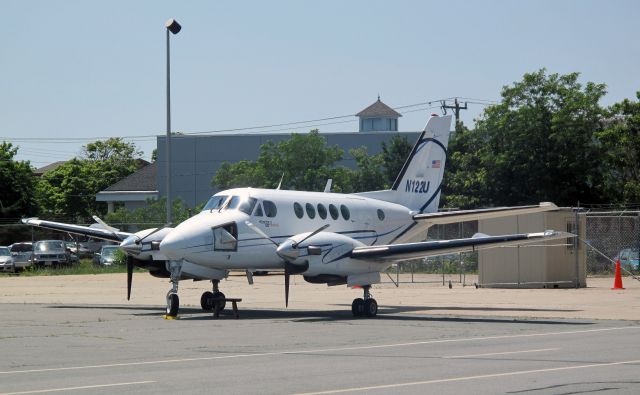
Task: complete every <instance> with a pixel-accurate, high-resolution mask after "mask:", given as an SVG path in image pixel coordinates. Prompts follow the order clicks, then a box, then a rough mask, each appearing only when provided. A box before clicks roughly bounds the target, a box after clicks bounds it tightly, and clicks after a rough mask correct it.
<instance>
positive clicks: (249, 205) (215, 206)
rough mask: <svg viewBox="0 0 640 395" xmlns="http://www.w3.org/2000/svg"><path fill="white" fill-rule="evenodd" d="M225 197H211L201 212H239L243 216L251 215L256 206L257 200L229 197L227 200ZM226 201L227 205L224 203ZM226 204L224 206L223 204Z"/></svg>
mask: <svg viewBox="0 0 640 395" xmlns="http://www.w3.org/2000/svg"><path fill="white" fill-rule="evenodd" d="M227 198H229V196H227V195H216V196H212V197H211V199H209V201H208V202H207V204H206V205H205V206H204V208H203V209H202V211H213V210H221V209H222V210H240V211H242V212H243V213H245V214H249V215H250V214H251V212H252V211H253V208H254V207H255V206H256V203H257V202H258V199H255V198H252V197H242V196H235V195H234V196H231V197H230V198H229V199H227ZM227 201H228V203H226V202H227ZM225 203H226V204H225Z"/></svg>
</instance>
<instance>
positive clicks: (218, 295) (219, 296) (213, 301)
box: [211, 291, 227, 311]
mask: <svg viewBox="0 0 640 395" xmlns="http://www.w3.org/2000/svg"><path fill="white" fill-rule="evenodd" d="M212 297H213V298H212V299H211V309H213V308H214V306H215V304H216V303H218V299H222V302H220V310H219V311H222V310H224V307H225V306H226V305H227V302H226V301H225V300H224V299H225V298H226V296H225V295H224V294H223V293H222V292H220V291H217V292H214V293H213V295H212Z"/></svg>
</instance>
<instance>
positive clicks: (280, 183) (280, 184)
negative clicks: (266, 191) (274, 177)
mask: <svg viewBox="0 0 640 395" xmlns="http://www.w3.org/2000/svg"><path fill="white" fill-rule="evenodd" d="M282 180H284V172H282V177H280V182H279V183H278V187H277V188H276V189H280V187H281V186H282Z"/></svg>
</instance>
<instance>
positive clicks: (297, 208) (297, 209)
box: [293, 202, 304, 218]
mask: <svg viewBox="0 0 640 395" xmlns="http://www.w3.org/2000/svg"><path fill="white" fill-rule="evenodd" d="M293 211H294V212H295V213H296V217H298V218H302V216H303V215H304V210H302V206H301V205H300V203H298V202H295V203H293Z"/></svg>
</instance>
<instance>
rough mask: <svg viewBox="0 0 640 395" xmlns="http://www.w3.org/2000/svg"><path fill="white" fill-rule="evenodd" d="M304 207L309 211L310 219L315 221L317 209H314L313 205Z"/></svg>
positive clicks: (308, 204) (309, 204)
mask: <svg viewBox="0 0 640 395" xmlns="http://www.w3.org/2000/svg"><path fill="white" fill-rule="evenodd" d="M304 207H305V208H306V209H307V215H308V216H309V218H311V219H314V218H315V217H316V209H315V208H313V204H311V203H307V204H305V206H304Z"/></svg>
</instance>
